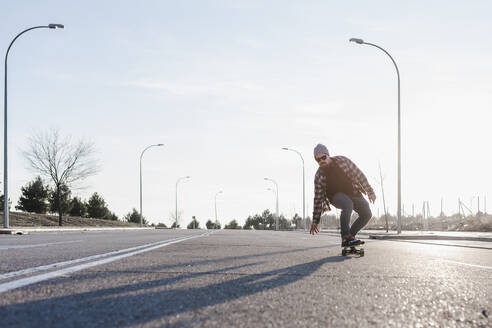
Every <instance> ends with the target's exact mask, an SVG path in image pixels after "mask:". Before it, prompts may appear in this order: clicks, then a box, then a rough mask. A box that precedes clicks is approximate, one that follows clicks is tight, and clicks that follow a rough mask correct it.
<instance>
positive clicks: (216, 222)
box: [215, 190, 222, 228]
mask: <svg viewBox="0 0 492 328" xmlns="http://www.w3.org/2000/svg"><path fill="white" fill-rule="evenodd" d="M218 194H222V190H221V191H219V192H218V193H216V194H215V228H217V227H218V226H219V225H218V223H219V221H217V195H218Z"/></svg>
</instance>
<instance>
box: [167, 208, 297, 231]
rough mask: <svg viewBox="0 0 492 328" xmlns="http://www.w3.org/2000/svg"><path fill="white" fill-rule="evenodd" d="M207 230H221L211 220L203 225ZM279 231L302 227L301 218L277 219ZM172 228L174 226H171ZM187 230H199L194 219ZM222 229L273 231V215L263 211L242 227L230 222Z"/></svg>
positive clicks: (233, 221)
mask: <svg viewBox="0 0 492 328" xmlns="http://www.w3.org/2000/svg"><path fill="white" fill-rule="evenodd" d="M205 226H206V227H207V229H208V230H212V229H221V224H220V223H218V222H217V223H215V222H213V221H212V220H208V221H207V222H206V223H205ZM278 226H279V230H294V229H299V228H301V227H303V221H302V218H301V217H300V216H299V215H298V214H295V215H294V217H293V218H292V219H290V220H289V219H287V218H285V217H284V216H283V215H280V216H279V218H278ZM173 227H174V225H173ZM187 229H200V223H199V222H198V221H197V219H196V218H195V217H193V219H192V221H191V222H190V223H189V224H188V226H187ZM224 229H245V230H252V229H254V230H275V215H274V214H273V213H271V212H270V211H269V210H265V211H263V212H262V213H261V214H255V215H250V216H248V218H247V219H246V222H245V223H244V225H242V226H241V225H239V223H238V222H237V220H235V219H234V220H231V221H230V222H229V223H228V224H226V225H225V226H224Z"/></svg>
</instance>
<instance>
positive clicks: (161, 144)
mask: <svg viewBox="0 0 492 328" xmlns="http://www.w3.org/2000/svg"><path fill="white" fill-rule="evenodd" d="M156 146H159V147H160V146H164V144H157V145H156Z"/></svg>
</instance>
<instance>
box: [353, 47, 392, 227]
mask: <svg viewBox="0 0 492 328" xmlns="http://www.w3.org/2000/svg"><path fill="white" fill-rule="evenodd" d="M349 41H350V42H355V43H357V44H367V45H368V46H373V47H376V48H378V49H379V50H381V51H383V52H384V53H385V54H387V55H388V57H389V58H390V59H391V61H392V62H393V65H395V68H396V76H397V78H398V210H397V211H398V213H397V217H398V233H401V123H400V122H401V120H400V117H401V115H400V70H399V69H398V66H397V65H396V62H395V60H394V59H393V57H391V55H390V54H389V53H388V52H387V51H386V50H384V49H383V48H381V47H380V46H378V45H376V44H373V43H369V42H365V41H364V40H362V39H357V38H351V39H350V40H349Z"/></svg>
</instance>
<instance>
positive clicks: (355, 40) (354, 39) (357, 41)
mask: <svg viewBox="0 0 492 328" xmlns="http://www.w3.org/2000/svg"><path fill="white" fill-rule="evenodd" d="M349 42H355V43H358V44H363V43H364V40H362V39H357V38H351V39H350V40H349Z"/></svg>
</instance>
